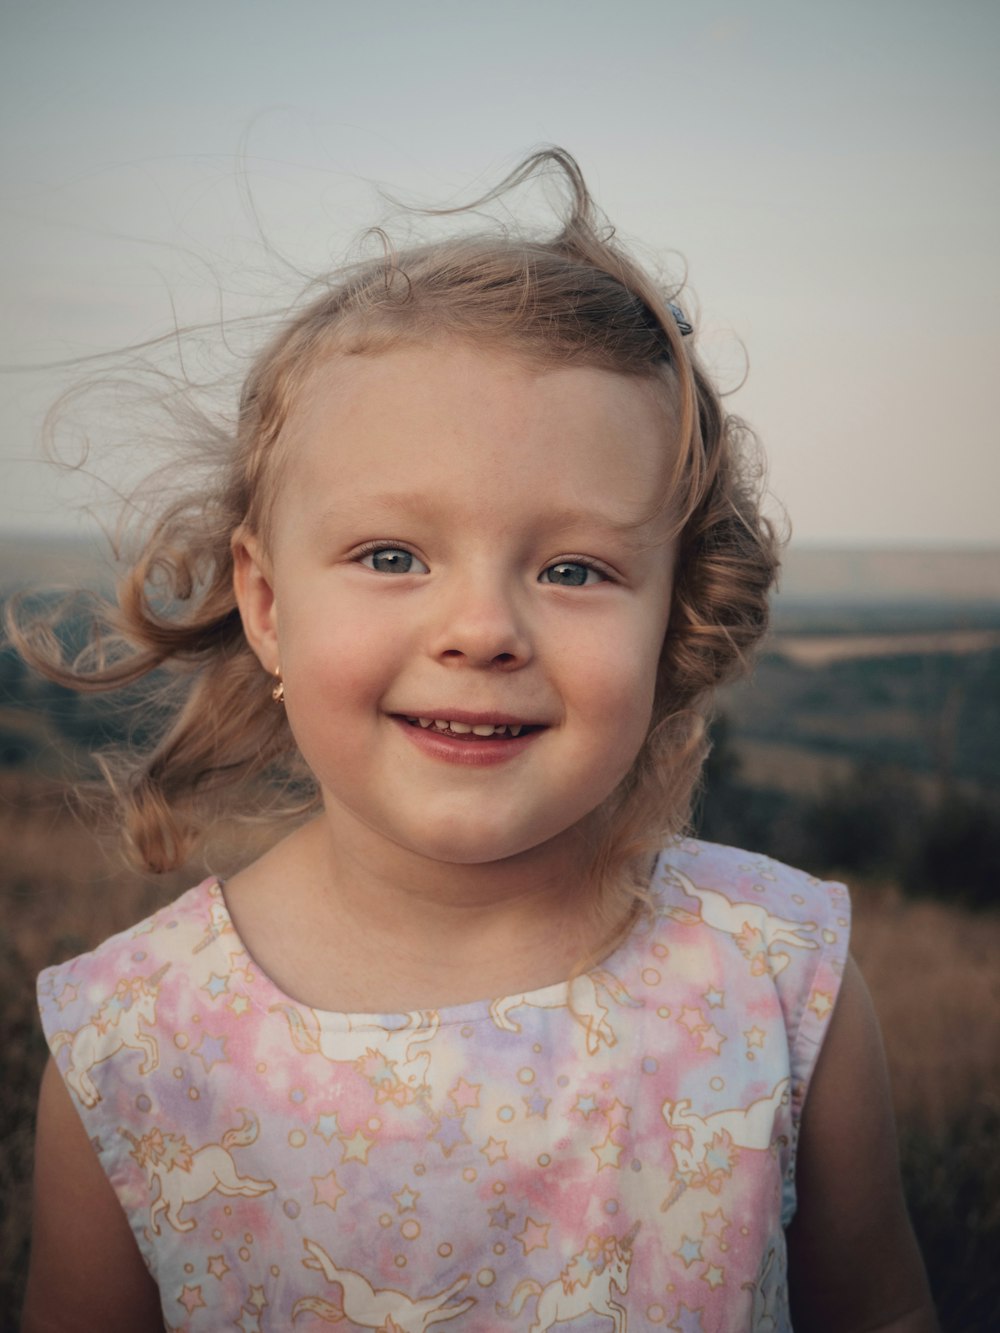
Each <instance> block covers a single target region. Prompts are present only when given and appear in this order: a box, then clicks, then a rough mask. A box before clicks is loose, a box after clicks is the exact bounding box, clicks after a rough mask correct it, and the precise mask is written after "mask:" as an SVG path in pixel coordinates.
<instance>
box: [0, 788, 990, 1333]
mask: <svg viewBox="0 0 1000 1333" xmlns="http://www.w3.org/2000/svg"><path fill="white" fill-rule="evenodd" d="M267 837H268V834H267V832H266V831H262V830H257V831H255V832H248V831H247V830H236V829H233V828H232V827H230V828H228V829H226V830H223V832H222V834H221V835H220V837H219V839H217V841H216V843H215V845H214V847H213V849H211V850H210V852H209V857H208V863H209V867H210V868H211V869H219V870H224V869H225V868H226V867H227V866H228V865H230V864H234V863H238V862H239V861H240V860H244V859H246V858H247V857H248V856H250V855H252V854H253V852H254V850H255V848H257V847H259V846H260V845H261V844H262V843H263V842H264V841H266V840H267ZM0 845H2V848H3V857H2V862H0V922H2V927H0V969H2V971H0V1042H2V1045H0V1051H2V1061H3V1064H2V1067H0V1144H2V1145H3V1147H2V1152H0V1219H2V1221H0V1330H7V1329H14V1328H15V1327H16V1311H17V1309H18V1308H19V1302H20V1293H21V1286H22V1282H23V1274H24V1268H25V1262H26V1255H27V1243H28V1241H27V1237H28V1231H29V1224H30V1200H29V1184H28V1182H29V1177H30V1162H31V1136H32V1124H33V1114H34V1099H35V1090H36V1088H37V1083H38V1078H39V1076H40V1072H41V1068H42V1065H43V1063H44V1060H45V1048H44V1043H43V1041H42V1038H41V1035H40V1032H39V1028H38V1024H37V1022H36V1019H35V1013H34V998H33V992H34V978H35V975H36V974H37V972H38V971H39V969H40V968H42V967H44V966H45V965H47V964H48V963H50V962H53V961H56V960H57V959H62V958H65V957H68V956H70V955H71V954H73V953H77V952H79V951H80V950H81V949H85V948H89V947H91V946H92V945H94V944H96V943H97V942H98V941H99V940H101V939H103V938H105V937H106V936H107V935H109V934H111V933H113V932H115V931H117V930H120V929H122V928H124V927H125V926H127V925H129V924H131V923H132V922H134V921H136V920H138V919H140V918H141V917H143V916H145V915H146V914H148V913H149V912H150V911H153V910H155V908H156V907H158V906H159V905H160V904H162V903H163V902H166V901H169V899H171V898H172V897H174V896H175V895H176V894H177V893H179V892H180V891H181V890H182V889H183V888H186V887H187V886H188V885H190V884H191V883H193V882H195V880H196V879H197V878H198V877H199V876H200V875H201V874H202V873H203V872H204V869H205V865H204V862H200V863H199V864H198V865H196V866H192V867H190V868H189V869H188V870H186V871H184V872H181V873H179V874H177V875H174V876H171V877H170V878H169V880H167V881H156V882H153V881H149V882H143V881H142V880H141V879H140V878H138V877H137V876H136V875H135V874H134V873H132V872H130V871H128V870H126V869H125V868H124V867H122V866H120V865H119V864H116V862H115V860H114V858H113V857H112V856H111V855H110V854H102V852H101V851H100V849H99V848H98V847H97V846H96V844H95V842H94V839H93V836H92V834H91V832H90V831H89V830H88V829H87V828H86V827H85V826H83V825H81V824H80V823H79V822H78V821H77V820H75V819H74V818H73V817H72V816H71V815H70V813H69V812H68V809H67V807H66V804H65V802H64V800H63V797H62V793H61V792H60V790H59V789H58V788H57V787H55V786H51V785H50V786H48V787H45V786H44V785H43V784H40V783H36V784H33V785H30V786H26V785H25V784H24V782H23V781H21V780H13V779H9V778H0ZM854 897H855V921H856V925H855V935H854V948H855V952H856V955H857V957H858V959H859V961H860V963H861V965H862V968H863V969H864V972H865V975H866V977H867V979H868V982H869V985H870V987H871V991H872V995H873V997H874V1000H875V1004H876V1008H877V1009H878V1011H879V1015H880V1018H881V1020H882V1026H883V1031H884V1033H885V1039H886V1047H887V1053H888V1059H889V1066H890V1072H891V1075H892V1079H893V1088H894V1098H895V1102H896V1107H897V1115H898V1118H899V1123H900V1142H901V1149H902V1160H903V1171H904V1180H905V1183H906V1187H907V1194H908V1198H909V1201H910V1208H911V1212H912V1214H913V1217H914V1223H915V1226H916V1229H917V1232H918V1235H919V1237H920V1239H921V1243H922V1245H923V1248H924V1253H925V1256H926V1259H927V1263H928V1268H929V1271H930V1273H931V1279H932V1284H933V1286H934V1289H935V1295H936V1297H937V1300H938V1304H939V1307H940V1309H941V1312H942V1323H943V1327H944V1329H945V1333H980V1331H981V1330H982V1331H985V1330H987V1329H992V1328H996V1327H1000V1274H998V1273H997V1265H996V1260H995V1254H996V1250H997V1240H998V1238H1000V1005H998V1003H997V999H998V991H1000V967H998V962H1000V916H995V915H994V916H984V915H979V916H971V915H969V914H968V913H965V912H962V911H959V910H958V909H956V908H953V907H949V906H946V905H944V904H942V903H932V902H910V901H906V900H904V899H903V898H901V897H900V895H899V894H898V893H895V892H893V891H892V890H891V889H887V888H877V887H876V888H863V889H859V890H857V891H856V893H855V895H854Z"/></svg>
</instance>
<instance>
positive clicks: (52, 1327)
mask: <svg viewBox="0 0 1000 1333" xmlns="http://www.w3.org/2000/svg"><path fill="white" fill-rule="evenodd" d="M35 1143H36V1146H35V1189H34V1223H33V1238H32V1246H31V1264H30V1267H29V1269H28V1292H27V1297H26V1300H25V1305H24V1316H23V1323H22V1325H21V1329H22V1333H147V1331H148V1333H153V1330H156V1333H162V1329H163V1320H162V1317H161V1314H160V1299H159V1292H158V1290H157V1287H156V1284H155V1282H154V1281H153V1279H152V1278H151V1277H150V1275H149V1273H148V1272H147V1270H146V1265H145V1264H144V1263H143V1260H142V1256H141V1255H140V1253H139V1249H138V1247H137V1245H136V1243H135V1238H134V1237H133V1235H132V1232H131V1230H130V1229H129V1225H128V1222H127V1221H126V1218H125V1214H124V1212H123V1211H122V1207H121V1204H120V1203H119V1202H118V1199H117V1197H116V1196H115V1192H114V1190H113V1189H112V1188H111V1184H110V1182H109V1180H108V1178H107V1176H105V1174H104V1172H103V1171H102V1170H101V1165H100V1163H99V1162H98V1160H97V1155H96V1153H95V1152H94V1149H93V1147H92V1146H91V1143H90V1140H89V1139H88V1138H87V1133H86V1130H85V1129H84V1127H83V1122H82V1121H81V1120H80V1117H79V1116H78V1115H77V1112H76V1108H75V1107H74V1106H73V1103H72V1101H71V1100H70V1095H69V1092H68V1091H67V1089H66V1087H65V1085H64V1084H63V1081H62V1078H61V1077H60V1074H59V1071H58V1070H57V1069H56V1067H55V1065H54V1064H53V1062H52V1061H51V1060H50V1061H49V1063H48V1065H47V1066H46V1068H45V1073H44V1075H43V1076H42V1087H41V1092H40V1093H39V1097H38V1129H37V1135H36V1141H35Z"/></svg>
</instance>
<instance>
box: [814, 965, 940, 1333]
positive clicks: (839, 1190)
mask: <svg viewBox="0 0 1000 1333" xmlns="http://www.w3.org/2000/svg"><path fill="white" fill-rule="evenodd" d="M796 1186H797V1190H798V1196H799V1206H798V1212H797V1213H796V1215H795V1218H794V1220H793V1222H792V1225H791V1226H790V1227H789V1230H788V1249H789V1285H790V1291H791V1301H792V1319H793V1323H794V1325H795V1329H796V1331H797V1333H798V1331H799V1330H802V1333H876V1331H883V1333H937V1330H938V1323H937V1320H936V1318H935V1315H934V1308H933V1304H932V1301H931V1297H930V1291H929V1288H928V1286H927V1278H926V1275H925V1273H924V1267H923V1263H922V1261H921V1258H920V1253H919V1251H918V1249H917V1243H916V1240H915V1238H914V1235H913V1231H912V1229H911V1227H910V1222H909V1218H908V1217H907V1215H906V1205H905V1203H904V1201H903V1190H902V1185H901V1182H900V1177H899V1164H898V1155H897V1147H896V1130H895V1124H894V1122H893V1115H892V1104H891V1101H890V1098H889V1079H888V1074H887V1072H886V1066H885V1055H884V1053H883V1049H882V1038H881V1034H880V1032H879V1027H878V1021H877V1019H876V1017H875V1012H874V1009H873V1008H872V1002H871V998H870V996H869V994H868V988H867V987H866V986H865V983H864V980H863V978H862V976H861V973H860V972H859V971H858V968H857V966H856V964H855V963H854V961H853V960H852V959H849V960H848V965H847V970H846V971H845V973H844V982H843V987H842V990H841V994H840V998H839V1000H838V1001H837V1007H836V1009H835V1010H834V1013H833V1016H832V1018H831V1026H830V1031H829V1032H828V1033H827V1037H826V1041H825V1042H824V1045H823V1049H822V1051H821V1053H820V1058H819V1062H818V1064H817V1066H816V1071H815V1073H814V1075H813V1081H812V1086H811V1088H810V1090H809V1095H808V1097H807V1099H806V1105H805V1109H804V1112H803V1119H802V1130H801V1138H800V1140H799V1152H798V1164H797V1169H796Z"/></svg>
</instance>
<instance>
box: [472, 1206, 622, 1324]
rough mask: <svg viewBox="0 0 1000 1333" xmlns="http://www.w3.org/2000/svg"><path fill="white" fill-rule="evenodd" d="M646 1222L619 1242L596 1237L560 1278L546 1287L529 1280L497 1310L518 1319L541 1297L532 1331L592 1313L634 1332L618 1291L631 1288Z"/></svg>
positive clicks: (590, 1239)
mask: <svg viewBox="0 0 1000 1333" xmlns="http://www.w3.org/2000/svg"><path fill="white" fill-rule="evenodd" d="M639 1226H640V1224H639V1223H638V1222H637V1223H636V1224H635V1226H634V1227H633V1228H632V1230H631V1231H630V1232H629V1233H628V1235H626V1236H623V1237H622V1239H621V1240H618V1239H617V1238H616V1237H614V1236H591V1237H590V1238H589V1239H588V1241H587V1244H586V1246H585V1247H584V1249H582V1250H581V1251H580V1252H579V1253H578V1254H575V1255H574V1256H573V1258H572V1259H571V1260H570V1262H569V1263H568V1264H567V1266H566V1267H565V1268H564V1269H563V1271H562V1273H560V1275H559V1277H557V1278H555V1279H554V1280H553V1281H552V1282H548V1283H546V1285H545V1286H544V1287H543V1286H542V1284H541V1283H540V1282H536V1281H535V1280H534V1278H525V1279H524V1280H523V1281H521V1282H519V1283H518V1284H517V1286H516V1287H515V1288H514V1294H513V1295H512V1296H511V1298H510V1301H509V1302H508V1304H507V1305H501V1304H500V1303H499V1302H497V1306H496V1310H497V1314H499V1315H502V1316H503V1318H504V1319H516V1318H517V1316H518V1315H519V1314H520V1313H521V1311H522V1309H523V1308H524V1306H525V1304H526V1303H527V1302H528V1301H529V1300H530V1299H531V1298H532V1297H533V1296H536V1297H537V1298H538V1304H537V1306H536V1307H535V1322H534V1323H533V1324H532V1325H531V1329H530V1333H546V1330H547V1329H550V1328H551V1327H552V1325H553V1324H565V1323H569V1322H571V1321H572V1320H574V1319H579V1318H581V1317H582V1316H583V1315H586V1314H597V1315H604V1316H606V1317H607V1318H608V1319H610V1320H611V1321H612V1325H613V1327H614V1330H615V1333H628V1311H627V1310H626V1309H625V1307H624V1305H621V1304H620V1303H619V1302H618V1301H617V1300H615V1297H614V1296H613V1295H612V1288H614V1290H615V1291H616V1292H617V1293H618V1294H619V1295H622V1296H624V1295H626V1293H627V1292H628V1274H629V1268H630V1267H631V1265H632V1246H633V1244H634V1243H635V1238H636V1235H637V1234H638V1231H639Z"/></svg>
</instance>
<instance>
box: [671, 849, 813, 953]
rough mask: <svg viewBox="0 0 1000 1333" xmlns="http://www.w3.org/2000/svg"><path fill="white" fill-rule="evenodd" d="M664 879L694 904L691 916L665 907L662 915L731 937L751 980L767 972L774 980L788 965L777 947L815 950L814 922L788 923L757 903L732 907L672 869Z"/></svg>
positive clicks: (674, 908)
mask: <svg viewBox="0 0 1000 1333" xmlns="http://www.w3.org/2000/svg"><path fill="white" fill-rule="evenodd" d="M664 879H665V880H666V882H667V883H671V884H674V885H676V887H677V888H679V889H682V890H683V891H684V892H685V893H686V894H687V895H688V897H689V898H694V899H695V900H696V901H697V903H698V910H697V911H695V912H689V911H687V910H686V909H685V908H683V907H676V906H673V905H668V906H666V907H665V908H664V911H665V913H666V915H667V916H669V917H672V918H673V919H674V920H675V921H679V922H680V923H681V924H682V925H684V926H697V925H705V926H708V927H709V928H710V929H712V930H720V931H722V932H723V933H724V934H726V935H731V936H732V937H733V939H734V940H735V941H736V943H737V945H738V946H739V949H740V952H741V953H742V954H743V955H744V957H746V958H747V959H749V961H750V971H751V973H752V974H753V975H755V976H762V975H764V974H765V973H766V972H768V971H770V973H771V974H772V976H776V975H777V974H778V973H779V972H783V971H784V969H785V968H786V967H787V966H788V964H789V963H790V962H791V959H790V957H789V955H788V954H787V953H785V952H784V951H780V950H777V949H776V948H775V946H776V945H778V944H784V945H787V946H790V947H791V948H795V949H818V948H819V945H818V943H817V941H816V940H815V939H812V938H810V932H814V931H815V930H816V923H815V922H814V921H807V922H804V923H803V922H801V921H791V920H788V919H787V918H786V917H781V916H776V915H774V914H773V913H771V912H769V911H768V910H767V909H766V908H765V907H763V906H762V905H761V904H760V903H734V902H732V901H731V900H730V899H729V898H727V897H726V895H725V894H723V893H719V892H718V891H717V890H715V889H706V888H701V887H699V886H698V885H697V884H695V883H693V881H692V880H690V879H689V878H688V876H687V875H685V874H684V873H683V871H680V870H677V869H676V868H675V867H673V866H666V867H665V868H664Z"/></svg>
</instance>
